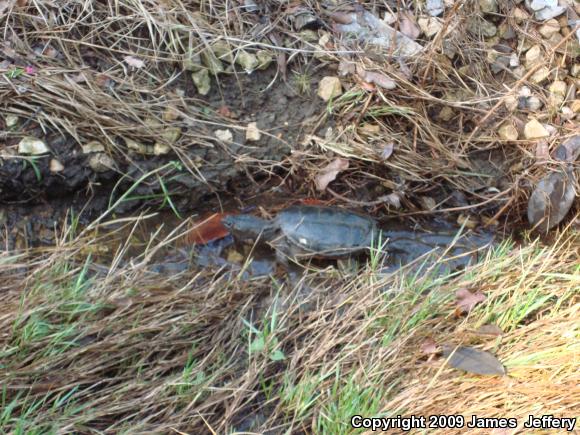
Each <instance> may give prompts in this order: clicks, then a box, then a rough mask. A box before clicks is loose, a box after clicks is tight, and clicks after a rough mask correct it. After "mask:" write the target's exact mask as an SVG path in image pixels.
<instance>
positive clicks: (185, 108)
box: [0, 0, 576, 221]
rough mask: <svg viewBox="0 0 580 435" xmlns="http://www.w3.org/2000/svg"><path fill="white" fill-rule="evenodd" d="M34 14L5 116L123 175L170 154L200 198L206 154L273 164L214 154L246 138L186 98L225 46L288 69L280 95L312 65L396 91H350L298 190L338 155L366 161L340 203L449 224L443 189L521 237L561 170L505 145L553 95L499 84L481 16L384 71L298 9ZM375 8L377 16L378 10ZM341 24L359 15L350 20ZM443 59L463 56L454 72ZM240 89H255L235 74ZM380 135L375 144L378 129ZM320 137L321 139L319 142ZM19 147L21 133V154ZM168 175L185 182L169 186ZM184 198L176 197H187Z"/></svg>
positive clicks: (97, 7)
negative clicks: (523, 101) (441, 215)
mask: <svg viewBox="0 0 580 435" xmlns="http://www.w3.org/2000/svg"><path fill="white" fill-rule="evenodd" d="M8 3H11V2H8ZM12 3H13V2H12ZM17 3H21V2H17ZM22 3H24V4H25V6H24V7H19V6H18V5H17V4H14V5H13V6H10V7H8V9H7V10H6V11H5V12H6V15H5V17H4V18H3V19H2V25H3V28H4V36H5V38H6V41H7V45H6V48H5V49H4V51H5V53H6V54H7V55H9V56H10V58H11V59H14V64H12V65H10V64H8V65H4V66H3V67H2V68H4V71H3V72H4V74H3V76H4V78H3V80H1V81H0V95H1V96H2V99H3V101H5V103H3V106H2V110H3V111H4V112H5V113H6V114H14V115H18V116H20V117H21V118H23V119H27V120H28V121H27V122H32V123H34V125H38V126H39V127H40V129H41V130H42V131H43V132H45V133H47V132H59V133H62V134H66V135H68V136H70V137H72V138H73V139H74V140H75V141H76V142H77V143H78V145H77V147H80V145H81V144H86V143H88V142H89V141H91V140H95V139H96V140H99V141H101V142H103V143H104V144H105V145H106V146H107V152H108V153H109V154H110V155H112V156H114V157H115V159H116V160H117V161H118V162H120V163H121V166H122V167H125V165H127V164H129V165H131V164H133V163H134V162H135V160H136V159H137V160H139V158H140V157H139V156H136V155H135V154H134V153H133V152H132V151H131V150H129V148H128V142H127V141H129V140H133V141H136V142H138V143H140V144H153V143H155V142H156V141H159V140H161V142H163V141H165V145H168V146H170V147H171V149H172V150H173V151H174V152H175V154H176V155H177V157H178V158H179V159H180V160H181V162H182V164H183V168H184V170H185V171H187V172H189V173H190V174H191V176H193V177H195V178H196V179H197V181H198V182H199V183H207V182H208V179H207V177H210V178H211V177H212V175H215V171H216V170H217V171H221V168H219V167H218V168H214V167H213V166H212V165H214V164H215V163H216V162H215V161H214V160H212V158H210V157H207V158H206V157H202V158H201V159H200V158H198V157H196V155H197V154H196V150H204V153H205V150H207V149H212V148H214V147H217V150H218V151H219V152H220V153H224V155H230V157H231V159H232V160H231V162H232V164H233V162H234V161H236V163H237V165H239V167H240V168H242V167H244V168H245V167H251V168H254V169H257V168H262V169H265V170H266V171H267V172H268V173H269V172H270V170H271V167H272V162H268V163H266V162H261V163H260V162H257V161H256V158H255V156H253V155H252V153H251V152H250V153H249V154H247V155H246V154H245V153H239V154H238V155H236V154H235V153H234V152H232V151H231V150H230V148H229V147H228V146H226V145H225V144H224V143H223V142H219V141H216V140H215V137H214V133H213V132H214V130H215V129H218V128H230V129H232V130H234V131H241V130H243V129H244V128H245V124H244V123H242V122H239V121H236V120H232V119H228V118H227V117H224V116H223V114H219V113H216V112H214V111H212V110H208V107H207V104H206V103H204V102H203V101H202V100H201V99H197V98H195V97H191V96H190V95H192V93H191V92H189V91H187V92H185V94H184V93H183V91H184V89H185V90H187V89H192V88H193V86H192V84H191V80H190V78H189V71H188V70H187V65H188V64H191V63H194V64H197V65H198V66H199V65H201V64H200V62H201V61H200V60H199V57H200V56H204V55H205V56H212V50H213V49H212V44H213V43H215V42H216V41H222V42H225V43H227V44H229V45H230V46H231V50H232V52H231V55H232V56H233V57H234V58H236V57H238V56H239V55H240V54H241V53H242V51H241V50H242V49H243V50H246V51H247V52H257V50H262V49H264V50H269V51H270V52H271V53H272V54H273V55H274V57H275V58H276V59H277V62H278V70H279V72H278V74H277V79H276V80H275V82H274V83H279V82H280V81H281V80H282V79H283V78H284V77H285V76H288V78H289V79H292V74H291V71H302V70H305V71H306V70H308V69H309V68H310V66H311V65H312V64H313V59H312V56H313V55H316V57H317V58H320V59H321V60H322V62H323V64H324V63H326V64H336V62H339V61H351V62H355V63H357V65H359V67H364V68H365V69H366V70H372V71H380V72H382V73H384V74H386V75H387V76H389V77H390V78H392V79H393V80H395V82H396V83H397V88H396V89H394V90H391V91H388V92H387V91H384V90H381V88H377V89H376V90H375V91H374V92H369V91H368V89H366V88H365V87H364V86H361V83H360V80H359V79H357V78H356V76H353V77H347V78H345V79H344V85H345V87H346V90H347V91H346V93H345V94H344V95H343V96H342V97H340V98H338V99H337V100H336V101H333V102H332V103H331V104H329V107H328V111H327V114H321V115H320V119H319V121H318V122H317V123H315V125H317V126H324V122H325V120H327V119H328V118H329V117H328V115H329V114H331V115H332V119H333V120H334V124H335V128H334V129H333V131H332V132H331V133H329V136H328V137H326V138H319V139H320V140H316V141H315V146H312V143H311V142H310V143H307V144H302V145H301V144H291V145H292V146H293V148H294V151H295V153H294V154H293V156H292V157H291V158H290V159H289V160H288V162H287V163H288V164H290V165H292V169H293V172H292V173H299V174H300V177H302V176H303V174H306V178H307V179H308V180H311V179H312V176H313V174H315V173H316V170H317V169H318V168H319V167H320V165H321V164H324V163H321V160H322V161H323V162H324V161H325V160H326V159H327V158H328V153H327V152H328V151H330V152H332V153H333V154H335V155H343V156H347V157H348V158H350V159H352V164H351V170H350V172H349V175H350V179H349V176H348V175H345V177H344V178H345V180H346V181H347V184H346V185H345V186H343V188H342V189H340V190H341V192H340V193H345V194H347V196H348V193H349V192H351V191H352V190H356V189H357V188H358V187H359V186H360V185H361V184H364V183H365V180H368V177H367V176H368V175H371V177H372V179H373V180H374V182H376V183H377V184H379V185H381V186H383V188H384V190H386V191H387V192H392V191H396V192H399V193H401V194H402V195H403V196H405V197H406V198H408V200H407V201H406V203H405V206H406V209H407V212H411V213H424V212H426V211H427V212H429V213H431V211H430V210H425V209H424V208H423V207H422V206H421V204H420V201H417V197H419V196H427V197H429V196H436V201H437V202H439V201H441V202H442V203H443V204H442V207H440V210H439V211H443V210H445V209H449V208H452V209H453V207H452V206H448V205H446V204H445V201H444V198H445V194H443V196H441V192H439V191H438V189H439V186H440V185H441V184H444V185H445V186H446V188H447V190H451V191H461V192H464V193H466V194H467V195H468V196H469V197H470V199H471V204H472V206H471V207H468V209H478V210H479V212H485V213H486V214H487V215H488V217H494V218H496V219H497V218H499V217H507V218H509V219H511V220H512V221H514V220H519V219H520V216H522V215H523V213H522V211H523V205H524V204H525V201H526V199H527V194H528V191H529V186H530V185H531V183H532V182H534V181H537V180H538V179H539V177H541V176H542V175H543V174H544V173H545V172H546V170H547V168H546V165H545V164H536V163H535V159H534V155H535V143H533V142H530V141H524V140H520V141H517V142H515V143H510V144H508V143H505V142H502V140H500V139H499V138H498V137H497V135H496V134H495V132H496V131H497V128H498V126H499V125H500V124H501V123H502V122H504V121H505V120H506V118H507V117H509V116H510V114H509V112H508V111H507V110H506V109H505V107H504V105H503V104H502V102H503V101H504V99H505V97H507V96H509V95H513V94H514V92H517V90H518V89H519V87H520V85H522V84H527V85H529V86H530V87H532V89H533V90H534V92H535V93H536V94H538V95H540V96H541V98H542V100H543V101H545V102H546V101H548V99H549V98H548V96H549V95H548V92H547V91H546V90H545V89H542V87H541V86H537V85H533V84H530V83H528V82H527V78H529V74H530V72H531V71H532V70H530V71H529V72H528V74H526V75H525V76H524V77H523V78H522V79H517V78H515V77H513V75H510V73H508V72H505V74H503V75H502V74H499V75H493V74H491V72H490V67H489V62H488V61H487V54H488V51H489V50H490V47H489V46H488V45H489V44H488V42H487V41H486V40H485V39H484V38H483V37H482V36H481V35H477V34H473V33H472V32H471V33H470V31H468V29H469V28H470V27H469V24H470V20H472V19H474V17H476V16H478V14H479V13H478V12H477V11H476V10H475V9H474V8H475V4H471V3H469V2H468V3H466V4H462V3H458V4H457V5H456V7H455V9H454V13H453V14H449V17H448V19H446V20H445V23H444V28H443V30H442V32H440V34H439V35H437V36H436V37H434V38H433V39H432V40H427V41H422V42H423V43H424V45H425V52H424V54H423V55H422V56H418V57H417V58H415V59H413V60H404V59H396V58H392V57H390V56H376V54H373V53H372V52H371V51H369V50H368V49H367V48H365V47H357V46H352V44H350V45H348V44H346V42H344V41H342V40H341V37H340V36H339V35H334V39H332V40H331V46H329V47H321V46H319V45H318V44H317V43H316V42H309V40H308V38H306V36H305V35H304V34H302V33H296V32H294V31H292V30H291V29H292V27H291V24H290V23H291V19H292V13H293V9H292V8H289V9H287V8H285V7H284V6H283V5H282V4H279V3H276V2H265V3H264V4H263V5H262V7H263V8H265V9H264V11H263V12H265V13H266V16H268V17H269V21H267V22H264V23H262V22H260V21H259V19H258V17H257V16H256V15H253V14H249V13H244V11H243V9H242V8H240V7H237V6H236V5H234V4H230V3H228V2H221V1H217V2H210V3H198V2H196V1H186V2H181V1H173V0H168V1H162V2H149V1H138V2H133V1H120V2H114V3H110V2H107V1H96V2H89V1H85V2H80V3H79V2H64V4H63V6H62V7H59V8H57V9H55V8H53V7H52V6H50V5H49V4H45V3H43V2H22ZM373 5H374V4H367V5H365V7H367V8H368V9H369V10H372V9H373V7H374V6H373ZM306 7H308V8H310V9H311V10H312V11H314V12H316V13H319V14H320V16H321V17H326V16H327V13H328V12H332V11H324V10H322V9H321V6H320V4H318V3H317V2H316V3H315V2H312V3H308V4H307V5H306ZM338 10H344V11H350V10H351V8H350V7H349V6H345V5H343V6H340V7H338ZM377 13H378V11H377ZM501 16H506V17H509V16H510V11H509V10H502V11H500V14H498V15H497V17H496V18H495V19H496V21H497V20H498V19H499V17H501ZM508 21H509V23H510V24H511V25H512V26H513V27H514V30H515V32H516V33H517V34H518V35H519V37H520V38H521V39H524V38H527V39H528V41H529V43H542V45H543V48H544V50H545V51H546V56H545V62H544V63H543V64H541V66H542V67H544V66H545V67H547V68H549V69H550V70H553V71H557V70H559V69H560V68H562V67H567V66H569V65H571V63H572V62H573V60H574V56H575V51H574V50H576V48H575V47H576V46H575V45H574V44H573V40H572V39H571V38H570V37H567V38H565V39H564V41H563V42H562V43H560V44H558V45H557V46H551V45H549V44H545V43H543V42H542V40H541V39H540V38H539V37H538V36H537V34H536V33H534V32H529V30H528V29H526V28H522V27H521V25H520V23H518V22H516V21H514V20H513V19H511V18H510V19H508ZM446 32H447V33H446ZM443 53H455V54H456V56H455V59H454V60H453V62H452V61H451V60H450V59H449V58H448V57H447V56H446V55H444V54H443ZM126 56H132V57H136V58H138V59H141V60H142V61H143V62H144V66H143V67H142V68H135V67H132V66H130V65H128V64H127V63H126V62H125V61H124V60H123V59H124V58H125V57H126ZM25 65H29V66H33V67H35V68H36V71H37V72H36V74H33V75H27V74H21V73H18V74H17V71H16V70H15V68H16V69H17V67H18V66H20V67H22V68H24V66H25ZM538 67H539V66H537V67H536V68H538ZM315 68H317V67H314V69H315ZM310 69H312V68H310ZM286 73H288V74H286ZM227 74H229V75H232V76H238V75H240V74H245V73H243V72H241V71H240V68H239V66H237V65H234V67H233V70H232V71H230V72H229V73H227ZM254 74H257V73H254ZM301 74H302V73H298V76H299V80H298V81H299V83H298V84H294V86H296V87H297V89H298V90H300V88H301V87H303V86H304V83H303V82H304V80H306V82H308V79H307V77H304V74H302V75H301ZM306 75H308V73H306ZM225 76H226V74H221V75H219V76H214V77H213V79H212V80H214V89H213V92H216V93H220V94H222V95H223V90H222V87H221V85H220V81H221V80H222V78H224V77H225ZM289 81H290V82H291V81H292V80H289ZM300 83H302V84H300ZM270 85H273V83H272V84H270ZM240 90H241V89H240ZM227 97H228V96H227V95H226V96H224V101H225V102H227ZM256 109H258V108H256ZM449 109H450V110H451V111H452V112H451V115H449V114H448V117H447V118H442V117H441V113H442V112H443V111H445V110H449ZM546 116H547V118H546V119H545V120H546V121H556V122H558V117H557V116H558V115H557V113H555V112H554V113H551V112H548V113H546ZM560 124H561V125H560V134H559V137H558V138H557V140H556V138H555V140H553V141H552V143H551V144H550V146H551V148H552V149H553V148H555V147H556V146H557V145H558V144H559V142H560V138H563V137H565V136H567V135H569V134H571V133H574V131H575V128H576V127H575V126H574V125H573V123H560ZM369 125H372V126H373V127H374V129H372V130H369V129H367V128H365V127H368V126H369ZM168 127H179V128H180V129H181V131H182V135H181V137H180V138H179V139H178V140H177V141H176V142H175V143H172V142H171V141H167V140H166V139H162V138H160V136H162V135H160V131H162V130H163V129H165V128H168ZM272 127H274V126H272ZM306 133H309V132H306ZM310 133H313V134H315V133H317V132H316V128H314V129H313V131H311V132H310ZM19 134H20V133H18V132H14V133H11V132H9V133H8V138H10V137H12V136H15V137H16V136H18V135H19ZM282 139H284V138H282ZM386 143H394V145H395V152H394V154H393V155H392V156H391V157H390V158H389V159H388V160H387V161H383V159H382V158H381V152H382V148H383V147H384V145H385V144H386ZM204 153H202V155H203V154H204ZM488 161H489V165H487V166H486V165H485V164H484V163H485V162H488ZM369 162H375V163H376V164H377V169H376V170H371V171H369V170H368V163H369ZM276 163H277V162H276ZM160 164H163V162H162V163H160ZM385 169H386V170H387V173H386V175H384V176H383V175H382V174H383V172H384V171H385ZM129 172H130V173H131V171H129ZM138 173H141V172H139V171H138ZM498 173H500V174H502V176H498V175H497V174H498ZM169 174H175V172H172V171H166V173H164V174H162V175H169ZM361 174H362V175H361ZM120 175H122V174H120ZM133 176H134V177H135V178H136V177H137V175H133ZM498 180H499V181H498ZM298 182H300V180H298ZM152 184H153V186H152V189H153V190H155V189H156V190H157V191H159V190H160V189H161V187H160V186H159V184H158V183H152ZM210 184H211V183H210ZM215 187H216V186H214V187H212V188H209V189H206V190H212V189H214V188H215ZM217 187H218V188H220V187H221V186H217ZM311 188H312V183H308V185H307V189H305V190H309V189H311ZM186 190H187V189H178V191H177V192H172V193H175V194H176V195H182V196H183V195H187V191H186ZM304 193H305V192H304ZM446 193H447V192H446ZM366 199H367V200H368V199H369V198H366ZM370 199H372V198H370ZM498 210H499V211H498Z"/></svg>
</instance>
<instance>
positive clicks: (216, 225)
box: [184, 213, 229, 245]
mask: <svg viewBox="0 0 580 435" xmlns="http://www.w3.org/2000/svg"><path fill="white" fill-rule="evenodd" d="M224 216H227V214H226V213H214V214H212V215H209V216H206V217H204V218H202V219H200V220H198V221H196V222H194V223H193V224H192V225H191V229H190V230H189V231H188V232H187V234H186V235H185V237H184V243H185V244H186V245H205V244H206V243H209V242H211V241H213V240H217V239H221V238H223V237H225V236H227V235H228V234H229V231H228V229H227V228H226V227H224V226H223V224H222V219H223V218H224Z"/></svg>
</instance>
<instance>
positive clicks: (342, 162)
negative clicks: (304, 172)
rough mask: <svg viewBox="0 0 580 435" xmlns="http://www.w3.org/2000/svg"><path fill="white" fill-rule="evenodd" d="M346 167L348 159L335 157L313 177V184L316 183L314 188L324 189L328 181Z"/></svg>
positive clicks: (333, 178) (332, 179)
mask: <svg viewBox="0 0 580 435" xmlns="http://www.w3.org/2000/svg"><path fill="white" fill-rule="evenodd" d="M345 169H348V160H346V159H343V158H340V157H337V158H335V159H334V160H333V161H332V162H330V163H329V164H328V165H326V166H325V167H324V168H322V169H321V170H320V172H319V173H318V175H316V178H315V179H314V184H315V185H316V189H318V190H320V191H324V190H326V187H327V186H328V185H329V184H330V182H332V181H334V180H335V179H336V176H337V175H338V174H339V173H340V172H342V171H344V170H345Z"/></svg>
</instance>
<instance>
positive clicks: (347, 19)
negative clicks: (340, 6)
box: [328, 12, 354, 24]
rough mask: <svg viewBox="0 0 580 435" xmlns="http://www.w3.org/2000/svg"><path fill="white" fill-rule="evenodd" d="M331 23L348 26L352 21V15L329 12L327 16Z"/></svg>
mask: <svg viewBox="0 0 580 435" xmlns="http://www.w3.org/2000/svg"><path fill="white" fill-rule="evenodd" d="M328 15H329V16H330V18H331V19H332V20H333V21H336V22H337V23H339V24H350V23H352V22H353V21H354V18H353V16H352V14H347V13H345V12H331V13H329V14H328Z"/></svg>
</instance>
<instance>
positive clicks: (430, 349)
mask: <svg viewBox="0 0 580 435" xmlns="http://www.w3.org/2000/svg"><path fill="white" fill-rule="evenodd" d="M421 352H422V353H424V354H425V355H432V354H434V353H439V346H437V343H436V342H435V340H433V339H432V338H426V339H425V340H424V341H423V343H421Z"/></svg>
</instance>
